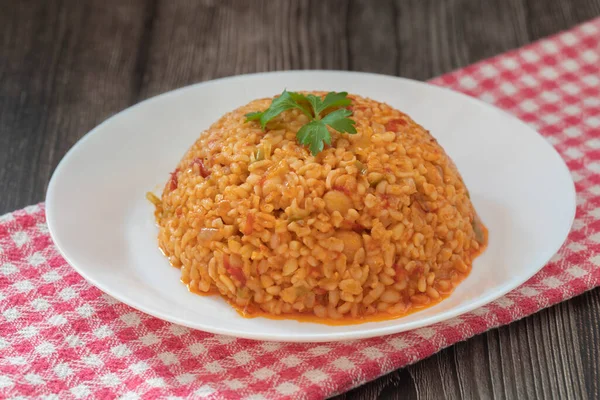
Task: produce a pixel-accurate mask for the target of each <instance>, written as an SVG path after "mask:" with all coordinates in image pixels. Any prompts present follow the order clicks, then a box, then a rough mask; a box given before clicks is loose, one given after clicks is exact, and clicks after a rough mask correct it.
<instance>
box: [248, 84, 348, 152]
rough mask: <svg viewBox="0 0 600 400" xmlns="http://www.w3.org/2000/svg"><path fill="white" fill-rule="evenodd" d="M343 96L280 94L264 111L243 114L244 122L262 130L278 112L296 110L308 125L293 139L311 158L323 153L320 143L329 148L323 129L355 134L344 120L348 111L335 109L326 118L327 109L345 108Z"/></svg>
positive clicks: (329, 141) (339, 94)
mask: <svg viewBox="0 0 600 400" xmlns="http://www.w3.org/2000/svg"><path fill="white" fill-rule="evenodd" d="M347 96H348V93H346V92H339V93H338V92H329V93H327V95H326V96H325V98H323V99H322V98H321V97H320V96H315V95H312V94H309V95H307V96H305V95H303V94H300V93H296V92H288V91H286V90H284V91H283V93H281V96H279V97H277V98H276V99H274V100H273V101H272V102H271V105H270V106H269V108H267V109H266V110H265V111H257V112H252V113H250V114H246V118H247V121H259V122H260V126H261V128H262V129H265V126H266V125H267V123H268V122H269V121H270V120H272V119H273V118H275V117H276V116H278V115H279V114H281V113H282V112H284V111H286V110H291V109H293V108H297V109H299V110H300V111H302V112H303V113H304V114H306V116H307V117H308V118H309V119H310V122H309V123H307V124H306V125H304V126H303V127H302V128H300V130H298V133H297V134H296V138H297V139H298V142H300V143H301V144H303V145H305V146H308V148H309V149H310V152H311V153H312V155H313V156H316V155H317V154H318V153H319V152H320V151H321V150H323V147H324V143H327V144H328V145H330V144H331V135H330V134H329V130H328V129H327V126H329V127H330V128H331V129H333V130H336V131H338V132H340V133H350V134H355V133H356V128H355V127H354V124H355V123H356V122H354V121H353V120H351V119H350V118H348V117H349V116H351V115H352V111H350V110H348V109H346V108H339V109H337V110H334V111H331V112H330V113H329V114H326V112H327V111H329V110H330V109H331V108H334V107H346V106H349V105H350V104H351V103H352V100H350V99H349V98H348V97H347ZM324 114H326V115H324Z"/></svg>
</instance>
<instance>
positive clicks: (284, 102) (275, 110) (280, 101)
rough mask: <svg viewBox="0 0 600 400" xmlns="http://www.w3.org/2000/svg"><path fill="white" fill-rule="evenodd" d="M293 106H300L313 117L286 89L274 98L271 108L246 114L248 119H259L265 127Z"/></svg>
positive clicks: (262, 126) (299, 107)
mask: <svg viewBox="0 0 600 400" xmlns="http://www.w3.org/2000/svg"><path fill="white" fill-rule="evenodd" d="M292 108H298V109H300V110H301V111H302V112H303V113H304V114H306V115H308V116H309V117H311V118H312V116H311V115H310V113H309V112H308V111H307V110H306V109H305V108H304V107H302V106H301V105H300V104H298V103H297V102H296V101H295V100H294V98H293V97H292V95H291V94H290V92H288V91H286V90H284V91H283V93H281V96H279V97H277V98H276V99H274V100H273V101H272V102H271V105H270V106H269V108H267V109H266V110H265V111H263V112H253V113H250V114H246V118H247V120H248V121H254V120H259V121H260V126H261V128H263V129H265V126H266V125H267V123H268V122H269V121H270V120H272V119H273V118H275V117H276V116H278V115H279V114H281V113H282V112H284V111H286V110H290V109H292Z"/></svg>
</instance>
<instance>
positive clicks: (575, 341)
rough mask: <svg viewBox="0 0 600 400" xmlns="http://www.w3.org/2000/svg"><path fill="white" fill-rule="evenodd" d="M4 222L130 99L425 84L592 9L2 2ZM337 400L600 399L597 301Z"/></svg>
mask: <svg viewBox="0 0 600 400" xmlns="http://www.w3.org/2000/svg"><path fill="white" fill-rule="evenodd" d="M0 9H1V10H2V12H0V193H1V196H0V214H2V213H4V212H8V211H12V210H14V209H16V208H20V207H23V206H25V205H28V204H32V203H36V202H39V201H42V200H43V199H44V193H45V190H46V187H47V184H48V181H49V178H50V176H51V173H52V171H53V170H54V168H55V167H56V165H57V163H58V162H59V161H60V159H61V157H62V156H63V155H64V154H65V152H66V151H67V150H68V149H69V148H70V147H71V146H72V145H73V144H74V143H75V142H76V141H77V140H78V139H79V138H80V137H81V136H83V135H84V134H85V133H86V132H87V131H89V130H90V129H91V128H93V127H94V126H95V125H97V124H98V123H99V122H101V121H103V120H104V119H106V118H108V117H109V116H111V115H113V114H115V113H117V112H118V111H120V110H122V109H124V108H126V107H127V106H129V105H132V104H134V103H136V102H138V101H140V100H143V99H145V98H148V97H151V96H154V95H156V94H159V93H162V92H165V91H168V90H171V89H174V88H177V87H181V86H184V85H187V84H191V83H195V82H199V81H203V80H208V79H214V78H219V77H224V76H230V75H236V74H242V73H248V72H259V71H271V70H288V69H307V68H322V69H349V70H356V71H371V72H378V73H385V74H391V75H399V76H405V77H409V78H414V79H421V80H425V79H428V78H431V77H433V76H436V75H440V74H442V73H445V72H448V71H451V70H453V69H456V68H460V67H463V66H466V65H468V64H471V63H473V62H475V61H478V60H480V59H483V58H487V57H490V56H493V55H496V54H499V53H501V52H504V51H506V50H509V49H513V48H516V47H519V46H522V45H524V44H527V43H530V42H531V41H533V40H536V39H538V38H541V37H544V36H547V35H550V34H553V33H556V32H558V31H560V30H563V29H567V28H569V27H571V26H573V25H575V24H577V23H580V22H583V21H585V20H587V19H590V18H593V17H596V16H598V15H600V0H571V1H565V0H487V1H479V0H443V1H440V0H381V1H369V0H354V1H346V0H328V1H318V0H316V1H308V0H306V1H305V0H290V1H287V0H282V1H277V0H265V1H259V0H248V1H242V0H237V1H236V0H229V1H217V0H214V1H209V0H200V1H195V0H194V1H192V0H190V1H184V0H177V1H171V0H89V1H85V2H82V1H77V0H64V1H58V0H56V1H54V0H52V1H41V0H40V1H33V0H13V1H11V0H0ZM338 398H339V399H373V398H381V399H387V398H395V399H406V398H408V399H413V398H419V399H421V398H422V399H445V398H448V399H460V398H467V399H482V398H485V399H487V398H494V399H514V398H527V399H585V398H588V399H599V398H600V289H596V290H594V291H591V292H588V293H586V294H584V295H582V296H579V297H577V298H575V299H573V300H571V301H568V302H565V303H562V304H559V305H557V306H555V307H552V308H550V309H547V310H544V311H542V312H540V313H537V314H535V315H533V316H531V317H529V318H525V319H523V320H521V321H518V322H515V323H512V324H510V325H508V326H504V327H501V328H499V329H495V330H492V331H490V332H487V333H485V334H482V335H479V336H476V337H474V338H472V339H470V340H468V341H466V342H462V343H459V344H457V345H455V346H452V347H450V348H448V349H445V350H443V351H441V352H439V353H438V354H436V355H434V356H432V357H430V358H429V359H426V360H423V361H421V362H419V363H417V364H414V365H412V366H409V367H407V368H404V369H401V370H398V371H395V372H393V373H391V374H389V375H387V376H384V377H382V378H380V379H378V380H376V381H373V382H370V383H368V384H366V385H363V386H361V387H359V388H356V389H353V390H351V391H350V392H348V393H345V394H342V395H340V396H339V397H338Z"/></svg>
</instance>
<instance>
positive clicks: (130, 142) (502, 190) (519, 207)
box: [46, 71, 575, 342]
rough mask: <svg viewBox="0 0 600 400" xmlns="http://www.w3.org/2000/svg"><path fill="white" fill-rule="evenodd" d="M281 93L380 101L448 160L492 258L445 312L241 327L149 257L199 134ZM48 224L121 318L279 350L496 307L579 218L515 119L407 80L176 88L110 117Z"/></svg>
mask: <svg viewBox="0 0 600 400" xmlns="http://www.w3.org/2000/svg"><path fill="white" fill-rule="evenodd" d="M284 88H287V89H288V90H302V89H304V90H336V91H348V92H350V93H355V94H360V95H362V96H367V97H370V98H372V99H375V100H378V101H382V102H386V103H388V104H390V105H392V106H393V107H396V108H398V109H400V110H402V111H404V112H406V113H408V114H409V115H410V116H412V117H413V118H414V119H415V120H416V121H417V122H418V123H420V124H421V125H423V126H424V127H425V128H426V129H429V130H430V131H431V133H432V134H433V135H434V136H435V137H436V138H437V139H438V140H439V142H440V143H441V145H442V146H444V148H445V149H446V150H447V152H448V153H449V154H450V156H451V157H452V158H453V159H454V161H455V163H456V165H457V166H458V169H459V170H460V172H461V174H462V176H463V178H464V180H465V181H466V184H467V187H468V188H469V190H470V193H471V197H472V199H473V202H474V204H475V208H476V209H477V211H478V212H479V214H480V216H481V218H482V220H483V221H484V223H485V224H486V225H487V227H488V228H489V232H490V233H489V247H488V249H487V250H486V251H485V253H484V254H483V255H482V256H481V257H479V258H477V260H476V261H475V264H474V266H473V272H472V273H471V275H470V276H469V277H468V278H467V279H466V280H465V281H464V282H463V283H462V284H461V285H460V286H459V287H458V288H457V290H456V291H455V292H454V293H453V294H452V295H451V296H450V297H449V298H448V299H446V300H445V301H443V302H442V303H440V304H438V305H435V306H433V307H431V308H427V309H425V310H423V311H420V312H417V313H414V314H411V315H409V316H407V317H404V318H400V319H396V320H391V321H384V322H370V323H365V324H360V325H349V326H327V325H322V324H314V323H306V322H305V323H300V322H296V321H293V320H270V319H265V318H255V319H244V318H242V317H240V316H239V315H238V314H237V313H236V312H235V311H234V310H233V309H232V308H231V307H230V306H229V305H228V304H226V303H225V301H223V300H221V299H220V298H219V297H201V296H197V295H194V294H191V293H188V291H187V289H186V287H185V286H184V285H183V284H181V283H180V281H179V270H177V269H175V268H173V267H171V266H169V264H168V262H167V260H166V259H165V258H164V257H163V256H162V254H161V253H160V251H159V250H158V248H157V239H156V235H157V228H156V227H155V224H154V219H153V215H152V213H153V207H152V206H151V205H150V204H149V202H148V201H147V200H146V198H145V193H146V192H147V191H149V190H157V189H158V188H159V187H160V188H162V186H163V185H164V183H165V182H166V181H167V179H168V177H169V171H172V170H173V169H174V168H175V166H176V165H177V163H178V162H179V160H180V158H181V157H182V156H183V154H184V152H185V151H186V150H187V149H188V147H190V146H191V145H192V143H194V141H195V140H196V138H197V137H198V135H199V134H200V132H201V131H202V130H204V129H206V128H208V126H209V125H210V124H211V123H212V122H214V121H215V120H216V119H217V118H218V117H220V116H221V115H222V114H224V113H226V112H228V111H230V110H233V109H235V108H237V107H238V106H241V105H243V104H245V103H247V102H249V101H250V100H252V99H255V98H259V97H266V96H272V95H275V94H277V93H280V92H281V91H282V90H283V89H284ZM46 213H47V219H48V226H49V228H50V232H51V234H52V238H53V239H54V241H55V243H56V245H57V246H58V248H59V250H60V251H61V253H62V254H63V255H64V257H65V259H66V260H67V261H68V262H69V264H71V265H72V266H73V267H74V268H75V269H76V270H77V271H78V272H79V273H80V274H81V275H82V276H83V277H84V278H85V279H87V280H88V281H89V282H91V283H92V284H93V285H95V286H97V287H99V288H100V289H101V290H103V291H104V292H106V293H108V294H110V295H111V296H114V297H115V298H117V299H119V300H121V301H122V302H124V303H126V304H129V305H130V306H132V307H134V308H137V309H139V310H141V311H144V312H146V313H148V314H151V315H154V316H156V317H158V318H162V319H165V320H168V321H171V322H175V323H178V324H181V325H185V326H189V327H192V328H197V329H201V330H204V331H208V332H213V333H220V334H226V335H234V336H238V337H244V338H251V339H261V340H277V341H295V342H307V341H333V340H344V339H357V338H366V337H372V336H379V335H386V334H391V333H396V332H400V331H405V330H409V329H413V328H417V327H422V326H426V325H430V324H433V323H436V322H440V321H443V320H446V319H448V318H451V317H455V316H457V315H459V314H462V313H465V312H467V311H470V310H473V309H475V308H477V307H481V306H482V305H484V304H486V303H489V302H491V301H493V300H494V299H497V298H498V297H500V296H502V295H503V294H505V293H507V292H508V291H510V290H512V289H514V288H515V287H517V286H519V285H520V284H522V283H523V282H525V281H526V280H527V279H528V278H530V277H531V276H532V275H534V274H535V273H536V272H537V271H539V270H540V269H541V268H542V267H543V266H544V264H546V262H547V261H548V260H549V259H550V258H551V257H552V255H553V254H554V253H555V252H556V251H557V250H558V249H559V247H560V246H561V244H562V243H563V241H564V240H565V238H566V236H567V234H568V232H569V230H570V227H571V223H572V221H573V218H574V214H575V190H574V186H573V181H572V180H571V176H570V174H569V171H568V169H567V167H566V166H565V164H564V162H563V161H562V159H561V158H560V156H559V155H558V153H557V152H556V151H555V150H554V149H553V148H552V147H551V146H550V145H549V144H548V143H547V142H546V141H545V140H544V139H543V138H542V137H541V136H540V135H539V134H537V133H536V132H535V131H534V130H532V129H531V128H530V127H528V126H527V125H525V124H524V123H522V122H521V121H519V120H517V119H515V118H513V117H511V116H509V115H507V114H505V113H503V112H502V111H500V110H498V109H496V108H493V107H491V106H489V105H487V104H484V103H481V102H479V101H477V100H475V99H473V98H470V97H468V96H465V95H462V94H459V93H455V92H453V91H450V90H447V89H442V88H439V87H436V86H432V85H428V84H426V83H421V82H416V81H411V80H407V79H401V78H395V77H389V76H383V75H374V74H365V73H355V72H337V71H290V72H274V73H264V74H255V75H245V76H237V77H233V78H226V79H219V80H215V81H211V82H205V83H201V84H197V85H193V86H189V87H186V88H183V89H179V90H175V91H173V92H169V93H166V94H163V95H161V96H158V97H155V98H152V99H149V100H147V101H144V102H142V103H140V104H138V105H136V106H134V107H131V108H129V109H127V110H125V111H123V112H121V113H119V114H118V115H116V116H114V117H112V118H110V119H108V120H107V121H105V122H104V123H102V124H101V125H99V126H98V127H97V128H95V129H94V130H92V131H91V132H90V133H89V134H87V135H86V136H85V137H84V138H83V139H81V140H80V141H79V143H77V144H76V145H75V146H74V147H73V148H72V149H71V150H70V151H69V152H68V154H67V155H66V156H65V157H64V159H63V160H62V161H61V163H60V164H59V166H58V167H57V169H56V171H55V172H54V175H53V177H52V180H51V181H50V185H49V188H48V193H47V198H46Z"/></svg>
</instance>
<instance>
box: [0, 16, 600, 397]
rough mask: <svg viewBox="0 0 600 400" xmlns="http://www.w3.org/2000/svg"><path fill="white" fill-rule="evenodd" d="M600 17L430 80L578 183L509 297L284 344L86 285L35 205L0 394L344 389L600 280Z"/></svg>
mask: <svg viewBox="0 0 600 400" xmlns="http://www.w3.org/2000/svg"><path fill="white" fill-rule="evenodd" d="M599 38H600V19H596V20H594V21H591V22H588V23H585V24H583V25H580V26H578V27H576V28H574V29H572V30H570V31H568V32H564V33H561V34H559V35H557V36H554V37H552V38H549V39H545V40H542V41H539V42H537V43H534V44H532V45H530V46H527V47H525V48H522V49H519V50H516V51H512V52H509V53H507V54H504V55H501V56H498V57H495V58H492V59H489V60H486V61H483V62H480V63H477V64H475V65H472V66H470V67H467V68H465V69H462V70H460V71H457V72H454V73H451V74H449V75H445V76H442V77H440V78H437V79H435V80H434V81H433V83H435V84H437V85H442V86H447V87H450V88H452V89H455V90H459V91H462V92H465V93H468V94H470V95H472V96H475V97H478V98H480V99H482V100H484V101H487V102H489V103H493V104H496V105H497V106H499V107H502V108H504V109H505V110H507V111H508V112H510V113H512V114H513V115H516V116H517V117H519V118H521V119H522V120H524V121H526V122H527V123H529V124H530V125H532V126H533V127H535V128H536V129H537V130H538V131H539V132H541V133H542V135H544V137H545V138H546V139H547V140H548V141H549V142H550V143H552V144H553V145H554V146H555V147H556V148H557V149H558V151H559V152H560V153H561V154H562V156H563V157H564V159H565V160H566V162H567V164H568V166H569V168H570V170H571V172H572V175H573V179H574V180H575V184H576V188H577V193H578V198H577V217H576V220H575V224H574V227H573V230H572V232H571V234H570V235H569V238H568V241H567V243H566V244H565V245H564V246H563V248H562V249H561V250H560V252H559V253H558V254H557V255H556V256H555V257H554V258H553V259H552V260H551V262H550V263H549V264H548V265H547V266H546V267H544V269H543V270H541V271H540V272H539V273H538V274H537V275H535V276H534V277H533V278H531V279H530V280H529V281H528V282H527V283H525V284H524V285H523V286H521V287H520V288H518V289H516V290H514V291H513V292H511V293H509V294H508V295H506V296H505V297H503V298H501V299H499V300H497V301H495V302H493V303H491V304H489V305H487V306H485V307H482V308H480V309H478V310H476V311H473V312H471V313H468V314H465V315H462V316H460V317H457V318H454V319H452V320H449V321H446V322H443V323H439V324H436V325H433V326H429V327H426V328H422V329H417V330H414V331H411V332H405V333H401V334H396V335H392V336H387V337H379V338H374V339H368V340H356V341H349V342H339V343H326V344H284V343H273V342H258V341H251V340H243V339H236V338H232V337H226V336H218V335H213V334H209V333H204V332H200V331H194V330H191V329H188V328H185V327H182V326H178V325H174V324H171V323H168V322H165V321H162V320H159V319H156V318H153V317H151V316H148V315H146V314H143V313H141V312H138V311H136V310H134V309H132V308H130V307H128V306H126V305H124V304H122V303H119V302H118V301H116V300H114V299H112V298H111V297H109V296H107V295H105V294H103V293H102V292H100V290H98V289H96V288H95V287H93V286H91V285H90V284H88V283H87V282H86V281H84V280H83V279H82V278H81V276H79V275H78V274H77V273H76V272H75V271H74V270H73V269H72V268H71V267H69V265H67V263H66V262H65V260H63V258H62V257H61V256H60V255H59V253H58V251H57V250H56V248H55V247H54V245H53V244H52V241H51V239H50V237H49V235H48V229H47V226H46V223H45V218H44V206H43V205H41V204H40V205H37V206H33V207H28V208H26V209H24V210H19V211H15V212H14V213H12V214H7V215H4V216H2V217H0V349H1V350H0V351H1V353H0V354H1V356H0V397H2V398H11V397H20V396H25V397H27V396H32V397H36V398H37V397H41V396H42V395H47V396H48V397H47V398H91V397H93V398H103V399H104V398H106V399H112V398H115V397H121V398H126V399H134V398H142V399H150V398H167V397H169V396H170V397H169V398H187V397H192V398H203V397H206V398H214V399H216V398H225V399H237V398H246V399H265V398H271V399H273V398H277V399H280V398H295V399H296V398H305V399H317V398H323V397H326V396H330V395H333V394H335V393H340V392H343V391H346V390H349V389H351V388H353V387H355V386H358V385H361V384H363V383H365V382H367V381H369V380H372V379H375V378H377V377H379V376H381V375H383V374H386V373H388V372H390V371H393V370H394V369H397V368H400V367H402V366H405V365H407V364H410V363H414V362H416V361H418V360H421V359H423V358H425V357H428V356H430V355H431V354H433V353H435V352H437V351H438V350H440V349H442V348H444V347H447V346H450V345H452V344H454V343H456V342H458V341H461V340H465V339H467V338H469V337H471V336H473V335H476V334H479V333H481V332H484V331H486V330H488V329H491V328H494V327H497V326H499V325H502V324H507V323H509V322H511V321H514V320H517V319H519V318H523V317H525V316H527V315H530V314H532V313H534V312H536V311H538V310H540V309H542V308H545V307H549V306H551V305H553V304H555V303H558V302H560V301H563V300H565V299H568V298H570V297H573V296H576V295H578V294H581V293H582V292H584V291H586V290H589V289H592V288H594V287H596V286H598V285H599V284H600V255H599V250H600V174H599V172H600V67H599V66H600V39H599Z"/></svg>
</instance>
